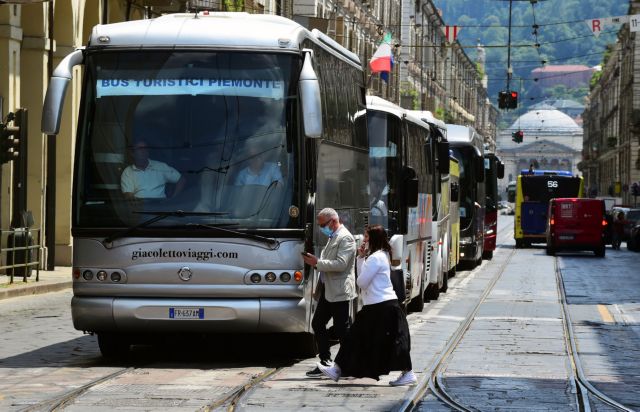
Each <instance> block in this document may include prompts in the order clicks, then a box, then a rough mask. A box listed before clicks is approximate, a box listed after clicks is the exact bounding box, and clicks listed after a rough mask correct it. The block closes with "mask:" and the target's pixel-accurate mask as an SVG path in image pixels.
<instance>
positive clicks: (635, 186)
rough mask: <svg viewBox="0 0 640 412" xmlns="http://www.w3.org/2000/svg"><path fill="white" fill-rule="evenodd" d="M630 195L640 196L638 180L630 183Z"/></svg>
mask: <svg viewBox="0 0 640 412" xmlns="http://www.w3.org/2000/svg"><path fill="white" fill-rule="evenodd" d="M631 195H633V196H640V185H639V184H638V182H634V183H633V184H632V185H631Z"/></svg>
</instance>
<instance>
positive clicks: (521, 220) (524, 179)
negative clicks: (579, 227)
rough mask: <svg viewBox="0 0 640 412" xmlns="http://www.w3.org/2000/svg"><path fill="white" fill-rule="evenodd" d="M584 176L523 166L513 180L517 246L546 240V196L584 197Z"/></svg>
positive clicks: (514, 232)
mask: <svg viewBox="0 0 640 412" xmlns="http://www.w3.org/2000/svg"><path fill="white" fill-rule="evenodd" d="M583 196H584V179H583V178H582V177H579V176H573V175H572V174H571V172H568V171H565V170H533V171H529V170H523V171H522V173H520V176H518V180H517V183H516V205H515V216H514V219H515V220H514V228H513V237H514V238H515V241H516V248H522V247H527V246H530V245H531V243H545V242H546V229H547V209H548V206H549V200H551V199H553V198H559V197H583Z"/></svg>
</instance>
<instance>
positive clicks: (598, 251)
mask: <svg viewBox="0 0 640 412" xmlns="http://www.w3.org/2000/svg"><path fill="white" fill-rule="evenodd" d="M593 253H595V254H596V256H597V257H601V258H603V257H604V256H605V254H606V248H605V247H604V245H603V246H600V247H599V248H598V249H595V250H594V251H593Z"/></svg>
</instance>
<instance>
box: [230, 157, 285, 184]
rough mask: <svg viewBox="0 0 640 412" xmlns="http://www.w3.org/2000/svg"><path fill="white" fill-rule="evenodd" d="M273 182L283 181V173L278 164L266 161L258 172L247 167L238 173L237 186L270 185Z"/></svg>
mask: <svg viewBox="0 0 640 412" xmlns="http://www.w3.org/2000/svg"><path fill="white" fill-rule="evenodd" d="M272 182H282V173H280V168H279V167H278V165H277V164H275V163H272V162H265V164H264V165H263V166H262V170H260V172H259V173H258V174H254V173H253V171H252V170H251V168H249V167H245V168H244V169H242V170H241V171H240V173H238V177H237V178H236V182H235V184H236V186H242V185H262V186H269V185H271V183H272Z"/></svg>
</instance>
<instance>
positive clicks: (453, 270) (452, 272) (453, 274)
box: [447, 266, 457, 278]
mask: <svg viewBox="0 0 640 412" xmlns="http://www.w3.org/2000/svg"><path fill="white" fill-rule="evenodd" d="M456 268H457V266H453V267H452V268H451V269H449V272H447V276H449V277H450V278H452V277H454V276H455V275H456Z"/></svg>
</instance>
